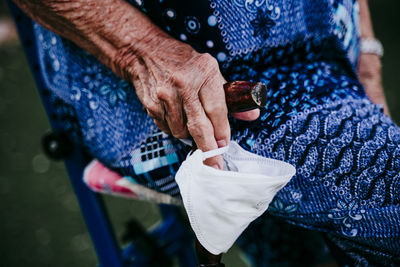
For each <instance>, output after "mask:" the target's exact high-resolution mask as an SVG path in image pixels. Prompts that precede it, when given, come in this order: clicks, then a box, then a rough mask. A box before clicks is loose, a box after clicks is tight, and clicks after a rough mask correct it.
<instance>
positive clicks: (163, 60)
mask: <svg viewBox="0 0 400 267" xmlns="http://www.w3.org/2000/svg"><path fill="white" fill-rule="evenodd" d="M130 66H131V72H130V76H131V79H132V82H133V84H134V86H135V88H136V93H137V95H138V97H139V99H140V100H141V102H142V104H143V105H144V107H145V109H146V110H147V113H148V114H149V116H151V117H152V118H153V119H154V122H155V124H156V125H157V126H158V127H159V128H160V129H161V130H162V131H164V132H165V133H170V134H172V135H173V136H174V137H176V138H187V137H188V136H189V135H190V136H192V138H193V139H194V141H195V143H196V145H197V147H198V148H200V149H201V150H203V151H208V150H212V149H216V148H218V147H223V146H226V145H227V144H228V143H229V140H230V126H229V122H228V116H227V115H228V111H227V107H226V102H225V93H224V89H223V84H224V83H225V82H226V81H225V79H224V78H223V76H222V75H221V73H220V70H219V66H218V63H217V61H216V59H215V58H213V57H212V56H211V55H209V54H200V53H197V52H196V51H195V50H194V49H193V48H192V47H190V46H189V45H186V44H184V43H181V42H179V41H176V40H173V39H165V40H164V42H162V43H160V44H159V46H158V48H157V49H156V50H154V51H151V52H150V53H149V52H146V54H145V55H143V56H141V57H139V58H136V59H135V60H133V61H131V65H130ZM127 68H129V67H127ZM234 116H235V117H237V118H239V119H244V120H254V119H256V118H257V117H258V116H259V110H253V111H249V112H242V113H237V114H236V115H234ZM205 163H206V164H207V165H210V166H213V167H216V168H220V169H221V168H222V166H223V162H222V158H221V156H218V157H214V158H211V159H208V160H207V161H206V162H205Z"/></svg>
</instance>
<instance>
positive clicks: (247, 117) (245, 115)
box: [232, 108, 260, 121]
mask: <svg viewBox="0 0 400 267" xmlns="http://www.w3.org/2000/svg"><path fill="white" fill-rule="evenodd" d="M232 116H233V117H234V118H236V119H238V120H243V121H254V120H256V119H258V117H260V110H259V109H258V108H257V109H252V110H249V111H244V112H237V113H232Z"/></svg>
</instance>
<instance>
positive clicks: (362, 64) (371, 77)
mask: <svg viewBox="0 0 400 267" xmlns="http://www.w3.org/2000/svg"><path fill="white" fill-rule="evenodd" d="M381 69H382V65H381V61H380V58H379V56H377V55H374V54H364V53H361V54H360V57H359V61H358V66H357V72H358V78H359V79H360V81H361V83H362V85H363V86H364V89H365V92H366V93H367V95H368V97H369V98H370V99H371V101H372V102H373V103H375V104H381V105H382V106H383V110H384V112H385V114H386V115H388V116H390V112H389V107H388V105H387V103H386V98H385V93H384V91H383V86H382V74H381Z"/></svg>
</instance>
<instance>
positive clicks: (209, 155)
mask: <svg viewBox="0 0 400 267" xmlns="http://www.w3.org/2000/svg"><path fill="white" fill-rule="evenodd" d="M228 149H229V146H224V147H220V148H217V149H213V150H210V151H206V152H203V154H202V157H203V160H206V159H208V158H212V157H215V156H218V155H221V154H224V153H225V152H226V151H228Z"/></svg>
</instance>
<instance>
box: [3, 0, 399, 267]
mask: <svg viewBox="0 0 400 267" xmlns="http://www.w3.org/2000/svg"><path fill="white" fill-rule="evenodd" d="M370 9H371V13H372V18H373V22H374V28H375V33H376V36H377V37H378V38H379V39H380V40H381V41H382V43H383V44H384V47H385V57H384V59H383V66H384V67H383V83H384V88H385V92H386V95H387V99H388V104H389V107H390V110H391V114H392V117H393V119H394V120H395V121H396V122H399V121H400V105H399V104H398V101H400V70H399V62H400V30H399V26H400V23H399V12H400V1H398V0H385V1H380V0H374V1H370ZM0 17H1V18H5V17H7V8H6V5H5V3H4V1H2V0H0ZM0 34H1V28H0ZM11 39H12V37H11ZM48 129H49V124H48V121H47V118H46V116H45V113H44V110H43V107H42V106H41V103H40V99H39V96H38V94H37V91H36V88H35V85H34V82H33V79H32V75H31V73H30V70H29V68H28V65H27V62H26V59H25V57H24V54H23V52H22V48H21V46H20V44H19V43H18V41H14V42H13V41H9V42H6V43H4V42H2V43H0V266H76V267H78V266H95V265H96V263H97V260H96V255H95V253H94V250H93V246H92V243H91V241H90V238H89V236H88V233H87V231H86V227H85V225H84V222H83V219H82V216H81V214H80V211H79V206H78V204H77V201H76V199H75V196H74V194H73V192H72V189H71V185H70V183H69V180H68V177H67V176H66V173H65V169H64V166H63V164H62V163H55V162H51V161H49V160H47V159H46V157H45V156H44V155H43V153H42V151H41V147H40V138H41V136H42V135H43V133H45V132H46V131H47V130H48ZM105 200H106V205H107V207H109V208H110V210H111V212H110V215H111V219H112V221H113V224H114V227H115V229H116V231H117V237H118V238H119V239H120V237H121V235H122V232H123V226H124V223H125V222H126V221H127V220H128V219H129V218H138V219H139V220H140V221H141V222H142V223H143V224H144V226H145V227H151V226H152V225H154V224H155V223H157V221H158V219H159V214H158V211H157V207H156V206H155V205H153V204H149V203H143V202H138V201H131V200H125V199H121V198H115V197H108V196H106V197H105ZM224 261H225V262H226V263H227V264H228V266H231V267H241V266H247V265H246V264H245V263H244V262H243V261H242V260H241V259H240V257H239V256H238V250H237V249H233V250H231V252H230V253H229V254H228V255H227V256H226V257H225V260H224Z"/></svg>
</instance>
